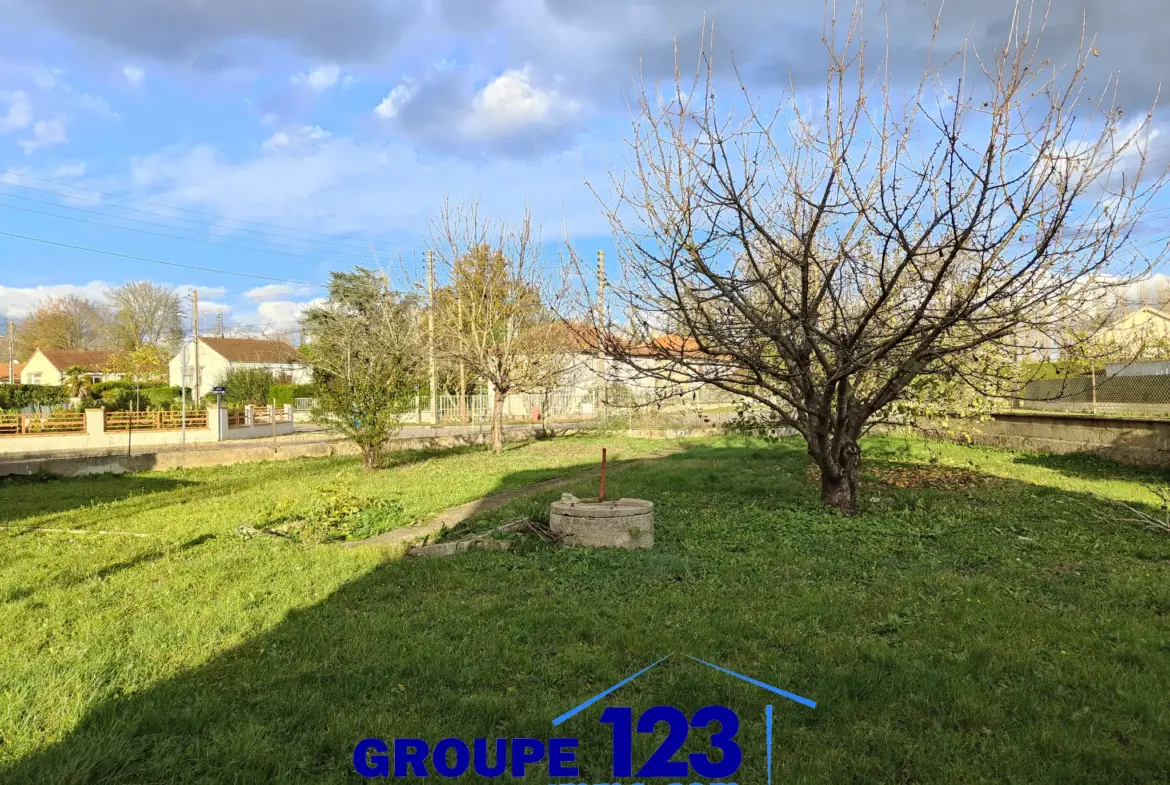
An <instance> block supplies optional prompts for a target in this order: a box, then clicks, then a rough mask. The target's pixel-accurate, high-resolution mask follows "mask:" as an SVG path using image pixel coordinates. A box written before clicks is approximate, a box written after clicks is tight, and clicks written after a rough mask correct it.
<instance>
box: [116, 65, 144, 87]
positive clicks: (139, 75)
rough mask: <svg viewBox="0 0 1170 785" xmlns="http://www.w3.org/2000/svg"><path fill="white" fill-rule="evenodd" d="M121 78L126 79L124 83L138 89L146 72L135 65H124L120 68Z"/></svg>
mask: <svg viewBox="0 0 1170 785" xmlns="http://www.w3.org/2000/svg"><path fill="white" fill-rule="evenodd" d="M122 76H124V77H126V81H127V82H129V83H130V84H131V85H133V86H134V87H138V86H140V85H141V84H142V80H143V79H145V78H146V72H145V71H143V70H142V69H141V68H139V67H138V66H136V65H126V66H123V67H122Z"/></svg>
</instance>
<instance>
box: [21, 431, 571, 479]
mask: <svg viewBox="0 0 1170 785" xmlns="http://www.w3.org/2000/svg"><path fill="white" fill-rule="evenodd" d="M269 427H271V426H269ZM540 431H541V428H540V427H539V426H535V427H515V426H513V427H510V428H508V429H506V430H505V431H504V440H505V441H509V442H514V441H526V440H530V439H534V438H536V437H537V435H538V433H539V432H540ZM574 432H576V431H575V430H574V429H571V428H565V429H560V428H558V429H557V433H561V434H564V435H569V434H571V433H574ZM490 438H491V436H490V434H489V433H487V432H479V433H469V434H455V435H450V436H444V435H435V436H420V437H408V438H399V439H393V440H392V441H391V442H390V444H389V446H388V447H387V451H389V452H395V451H400V450H433V449H443V448H448V447H463V446H467V445H479V444H487V442H488V441H489V439H490ZM357 452H358V450H357V447H356V446H355V445H354V444H353V443H352V442H348V441H344V440H341V439H331V440H327V441H320V442H311V443H308V444H304V443H301V444H285V445H279V446H276V447H270V446H264V447H254V446H246V445H241V446H239V447H220V448H217V449H201V450H175V451H171V452H158V453H144V454H142V455H133V456H126V455H103V456H97V457H92V458H33V459H29V460H22V461H9V462H3V458H2V456H0V477H6V476H28V475H33V474H39V473H44V474H51V475H56V476H58V477H80V476H82V475H88V474H127V473H131V472H151V471H165V470H167V469H195V468H201V467H207V466H230V465H232V464H236V463H252V462H257V461H287V460H292V459H294V458H326V457H329V456H331V455H354V454H356V453H357Z"/></svg>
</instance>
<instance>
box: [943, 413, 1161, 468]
mask: <svg viewBox="0 0 1170 785" xmlns="http://www.w3.org/2000/svg"><path fill="white" fill-rule="evenodd" d="M923 425H924V429H925V430H928V431H929V430H930V424H929V423H923ZM971 440H972V441H973V442H975V443H976V444H982V445H986V446H990V447H1006V448H1009V449H1013V450H1025V451H1031V452H1050V453H1070V452H1093V453H1097V454H1099V455H1102V456H1105V457H1107V458H1111V459H1113V460H1115V461H1120V462H1122V463H1129V464H1134V465H1137V466H1170V421H1168V420H1145V419H1140V418H1118V417H1096V416H1093V415H1086V414H1074V413H1070V412H1064V413H1060V414H1056V413H1052V414H1049V413H1046V412H1027V413H1023V412H1019V413H1017V412H1005V413H1001V414H997V415H994V417H993V419H991V420H989V421H987V422H982V423H977V424H976V425H975V426H974V428H973V432H972V433H971Z"/></svg>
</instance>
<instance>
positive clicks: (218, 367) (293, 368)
mask: <svg viewBox="0 0 1170 785" xmlns="http://www.w3.org/2000/svg"><path fill="white" fill-rule="evenodd" d="M196 353H198V355H199V368H198V373H196V368H195V355H196ZM238 369H263V370H267V371H271V372H272V375H273V376H275V377H276V380H277V381H278V382H285V383H291V384H309V383H310V382H312V381H313V372H312V369H310V368H309V366H308V365H307V364H306V363H305V359H304V358H303V357H302V356H301V355H300V353H299V352H297V350H296V349H294V348H292V347H291V346H289V345H288V344H287V343H285V342H284V341H271V340H267V339H263V338H200V339H199V344H198V352H196V346H195V342H194V341H188V342H187V343H186V344H185V345H184V346H183V348H182V349H181V350H180V351H179V353H178V354H176V355H175V356H174V357H172V358H171V362H170V380H171V385H172V386H174V387H190V388H193V389H194V392H195V397H196V398H199V397H202V396H203V395H204V394H205V393H207V392H210V390H211V388H212V387H214V386H215V384H216V382H217V381H219V379H221V378H222V377H223V376H224V374H226V373H227V372H228V371H231V370H238Z"/></svg>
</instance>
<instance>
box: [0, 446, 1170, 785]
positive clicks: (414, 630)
mask: <svg viewBox="0 0 1170 785" xmlns="http://www.w3.org/2000/svg"><path fill="white" fill-rule="evenodd" d="M606 443H607V444H608V445H609V446H610V448H611V455H612V454H613V452H614V451H616V452H617V453H618V455H619V458H624V457H634V456H635V455H636V454H638V453H640V452H643V451H645V450H647V449H653V448H656V447H661V446H663V443H662V442H641V443H639V442H631V441H628V440H621V439H616V438H612V439H607V440H606ZM598 445H599V442H597V441H587V440H580V441H579V440H563V439H558V440H553V441H549V442H541V443H537V444H534V445H528V446H525V447H521V448H515V449H513V450H510V451H509V453H508V454H507V455H506V456H505V457H504V458H503V459H501V460H499V461H497V460H495V459H492V458H491V456H487V455H484V454H483V453H481V452H462V453H455V454H448V455H443V456H436V455H414V456H406V457H403V458H401V459H400V463H399V464H398V465H397V466H394V467H392V468H389V469H387V470H385V471H383V472H379V473H376V474H373V475H363V474H361V473H360V472H358V471H357V469H356V463H355V462H354V461H352V460H321V461H304V462H298V463H286V464H267V465H264V464H261V465H251V466H246V467H233V468H225V469H215V470H202V471H189V472H173V473H167V474H160V475H143V476H138V477H128V478H112V477H102V478H92V479H79V480H70V481H48V482H44V483H31V482H30V483H18V484H11V485H7V486H0V501H2V502H3V503H2V504H0V518H2V519H3V520H2V521H0V522H2V523H4V524H6V525H14V524H18V525H26V524H34V523H35V524H39V525H43V526H56V527H60V528H80V527H86V528H101V529H116V530H120V531H143V532H150V533H153V534H156V535H157V536H156V537H154V538H144V539H132V538H122V537H112V536H111V537H103V536H84V537H83V536H69V535H49V534H43V533H41V534H22V535H20V536H10V537H0V614H2V615H0V619H2V623H0V782H13V783H26V782H27V783H33V782H35V783H73V782H77V783H81V782H86V783H99V782H101V783H123V782H130V783H133V782H143V783H146V782H150V783H154V782H176V783H194V782H199V783H219V782H241V783H243V782H298V783H299V782H346V781H352V780H355V779H356V775H354V774H353V772H352V769H351V766H350V761H349V756H350V754H351V752H352V749H353V745H354V743H355V742H357V741H358V740H359V739H361V738H363V737H365V736H369V735H378V736H381V737H383V738H387V739H389V738H392V737H395V736H418V737H422V738H427V739H429V740H431V741H432V742H433V741H435V740H438V739H439V738H443V737H446V736H463V737H465V738H470V737H475V736H487V737H496V736H505V737H509V736H510V737H518V736H536V737H544V738H548V737H549V736H552V735H570V736H580V737H581V745H582V753H581V755H580V757H581V760H582V772H581V776H580V777H579V778H578V780H577V781H580V782H585V781H588V782H602V781H608V779H606V769H605V766H603V763H604V762H605V756H604V755H603V754H602V753H603V751H604V750H605V742H606V738H607V735H606V733H605V732H604V731H605V729H604V728H603V727H602V726H600V725H599V723H598V721H597V720H598V716H599V714H600V709H601V707H599V706H598V707H594V709H593V710H591V711H589V712H586V713H585V714H582V715H580V716H578V717H575V718H574V719H572V720H570V721H569V722H568V723H566V724H565V725H564V726H562V727H560V728H558V729H556V730H555V731H554V729H553V727H552V725H551V722H550V720H551V719H552V718H553V717H555V716H557V715H558V714H560V713H561V712H563V711H565V710H566V709H568V708H570V707H572V706H573V705H575V704H577V703H579V702H581V701H583V700H585V699H586V698H588V697H589V696H591V695H593V694H595V693H597V692H599V691H600V690H602V689H604V688H606V687H608V686H610V685H611V684H614V683H616V682H617V681H619V680H621V679H623V678H625V677H626V676H628V675H629V674H631V673H633V672H635V671H637V670H639V669H641V668H643V667H645V666H646V665H648V664H650V663H651V662H654V661H656V660H658V659H659V658H661V657H663V656H665V655H667V654H673V655H674V656H673V657H672V658H671V659H670V660H668V661H667V662H666V663H664V664H663V665H660V666H659V667H658V668H656V669H655V670H654V671H652V672H650V673H649V674H647V675H645V676H643V677H642V678H640V679H638V680H637V681H635V682H633V683H632V684H630V685H628V686H626V687H624V688H623V689H622V690H621V691H620V692H618V693H616V694H615V695H614V696H612V697H611V698H610V699H609V700H608V703H610V704H617V705H630V706H633V707H635V709H638V708H645V707H648V706H652V705H658V704H673V705H676V706H678V707H679V708H681V709H684V710H685V711H688V712H689V711H693V710H694V709H697V708H698V707H701V706H704V705H710V704H723V705H728V706H731V707H733V708H735V709H736V710H737V711H738V712H739V714H740V717H741V719H742V723H743V724H742V728H741V730H740V734H739V737H738V738H739V741H740V743H741V745H742V747H743V749H744V763H743V767H742V768H741V770H740V772H739V774H738V775H737V777H736V781H737V782H739V783H763V782H764V781H765V779H766V777H765V773H764V766H763V754H762V751H763V720H762V717H763V707H764V704H765V703H774V704H775V705H776V715H775V722H776V729H775V734H776V750H775V759H774V772H773V781H774V782H778V783H793V782H826V783H828V782H833V783H835V782H891V781H897V782H938V783H953V782H1020V783H1036V782H1045V783H1047V782H1052V783H1057V782H1060V783H1075V782H1102V783H1121V782H1133V783H1138V782H1155V781H1166V780H1167V779H1170V754H1168V753H1167V747H1166V740H1167V739H1170V702H1168V699H1167V696H1168V695H1170V538H1167V537H1165V536H1159V535H1156V534H1153V533H1150V532H1146V531H1143V530H1140V529H1136V528H1133V527H1131V526H1129V525H1127V524H1125V523H1124V522H1123V521H1120V520H1114V521H1108V520H1100V519H1098V518H1097V517H1095V516H1093V515H1089V514H1087V513H1086V511H1085V509H1084V507H1083V504H1084V503H1088V504H1090V505H1092V504H1095V503H1096V502H1094V501H1093V499H1092V497H1090V496H1089V495H1088V494H1090V493H1093V494H1098V495H1101V496H1107V497H1113V498H1118V499H1127V500H1131V501H1144V500H1146V499H1145V498H1144V497H1143V491H1142V490H1141V488H1140V486H1139V485H1138V484H1137V482H1136V480H1138V479H1140V478H1141V477H1142V476H1143V475H1142V473H1140V472H1137V471H1133V470H1126V469H1122V468H1121V467H1118V466H1115V465H1113V464H1110V463H1107V462H1103V461H1094V460H1089V459H1082V458H1055V457H1046V456H1028V455H1015V454H1011V453H1006V452H993V451H987V450H977V449H973V448H960V447H954V446H937V445H927V444H925V443H923V442H916V441H904V440H894V439H887V440H873V441H870V442H868V443H867V444H866V445H865V449H866V455H867V464H866V469H865V471H866V472H868V473H870V474H871V475H876V476H879V477H884V478H887V479H888V478H890V477H905V476H911V477H917V478H918V479H922V478H926V479H927V480H930V481H931V482H933V478H935V477H936V476H943V477H946V476H948V475H949V473H953V471H954V470H953V469H951V470H948V469H947V467H959V468H962V469H964V470H965V471H966V472H967V475H966V476H967V477H968V479H970V478H972V477H973V478H974V479H976V480H979V481H978V482H975V483H974V484H972V485H970V486H969V487H957V488H956V489H953V490H948V491H944V490H934V489H922V488H897V487H891V486H889V485H886V484H882V483H880V482H876V481H871V482H869V483H867V484H866V487H865V489H864V493H863V512H862V514H861V515H860V516H858V517H857V518H854V519H842V518H840V517H838V516H836V515H834V514H832V513H829V512H826V511H825V510H823V509H821V508H820V506H819V504H818V502H817V492H816V489H815V487H814V486H813V485H812V484H810V483H809V481H808V479H807V477H806V467H807V457H806V456H805V455H804V454H803V450H802V449H801V447H800V446H799V445H798V444H796V443H794V442H784V443H781V444H779V445H771V446H768V445H763V444H761V443H758V442H744V441H738V440H728V441H720V442H707V443H705V444H704V445H703V446H701V447H698V448H695V449H692V450H691V451H688V452H687V453H684V454H681V455H674V456H670V457H667V458H663V459H660V460H658V461H655V462H653V463H650V464H644V465H639V466H634V467H630V468H628V469H626V470H624V471H622V472H617V473H615V474H614V475H613V476H611V478H610V480H609V486H608V490H609V494H610V495H611V496H613V497H615V498H616V497H618V496H637V497H641V498H648V499H651V500H653V501H654V502H655V505H656V509H657V522H656V537H657V546H656V548H655V549H654V550H653V551H645V552H633V553H631V552H611V551H589V550H553V549H548V548H545V547H538V546H530V547H526V548H523V549H521V550H519V551H513V552H472V553H467V554H462V555H460V556H457V557H453V558H449V559H427V560H422V559H419V560H397V559H394V558H392V555H391V554H387V553H386V552H381V551H377V550H366V549H350V550H345V549H340V548H336V547H324V546H318V547H313V546H305V545H297V544H293V543H288V542H284V541H279V540H274V539H271V538H255V539H252V540H250V541H247V542H245V541H242V540H241V539H240V538H239V537H237V536H236V535H235V534H234V528H235V526H236V525H238V524H240V523H242V522H246V521H247V520H248V518H249V514H250V513H251V512H252V511H253V510H255V509H256V508H257V507H258V506H259V505H261V504H263V503H265V502H266V501H267V500H268V499H270V498H271V497H273V496H274V495H276V496H281V495H289V496H292V497H295V498H305V499H308V498H311V495H312V493H313V492H314V489H315V488H321V487H325V486H326V485H327V484H328V483H330V482H332V481H333V478H334V477H335V476H336V475H338V474H339V473H340V474H342V475H344V477H345V478H346V480H347V481H348V482H351V483H352V484H353V485H354V487H355V488H356V489H358V490H360V492H361V493H363V494H366V495H380V494H385V495H393V496H395V497H396V498H397V499H398V500H399V501H400V503H402V504H403V506H404V509H406V511H407V513H408V514H409V516H411V517H417V518H425V517H426V516H427V515H428V514H430V513H433V512H435V511H437V510H439V509H441V508H443V507H446V506H448V505H451V504H456V503H459V502H461V501H466V500H467V499H470V498H475V497H476V496H478V495H482V494H483V493H485V492H488V491H492V490H495V489H501V488H507V487H516V486H518V485H524V484H528V483H531V482H535V481H537V480H540V479H545V478H546V477H548V476H555V475H556V474H558V473H564V471H565V467H569V466H574V465H579V464H581V463H583V462H586V461H588V462H590V463H592V462H593V460H594V458H595V453H596V448H597V446H598ZM984 478H986V481H983V479H984ZM960 485H962V484H961V483H960ZM571 490H572V489H571ZM575 490H576V491H577V492H578V493H579V494H581V495H585V494H590V493H594V492H595V481H587V482H583V484H582V486H581V487H580V488H577V489H575ZM559 493H560V491H557V492H556V493H548V494H545V495H544V497H543V498H542V499H541V500H540V502H539V503H537V502H533V501H531V500H520V501H517V502H515V503H513V504H512V505H510V506H509V507H507V508H505V509H502V510H500V511H498V512H496V513H493V514H492V515H490V516H486V517H485V519H484V520H483V521H479V522H477V523H476V524H475V525H474V526H473V527H471V528H482V527H485V526H488V525H490V524H491V523H492V522H499V521H503V520H508V519H510V518H514V517H516V516H517V515H520V514H526V513H528V512H530V511H534V510H539V508H540V506H541V505H542V503H543V502H544V501H547V500H549V499H551V498H554V497H556V496H557V495H559ZM65 524H68V525H65ZM682 655H692V656H695V657H698V658H701V659H704V660H707V661H709V662H714V663H717V664H719V665H722V666H724V667H727V668H730V669H732V670H734V671H737V672H740V673H745V674H748V675H751V676H753V677H755V678H759V679H761V680H763V681H765V682H768V683H770V684H774V685H777V686H779V687H781V688H784V689H788V690H791V691H793V692H796V693H799V694H801V695H805V696H808V697H810V698H813V699H815V700H816V701H817V702H818V707H817V708H816V709H812V710H810V709H807V708H804V707H802V706H798V705H796V704H794V703H790V702H787V701H784V700H783V699H781V698H779V697H777V696H774V695H769V694H767V693H763V692H761V691H759V690H757V689H755V688H753V687H751V686H749V685H745V684H742V683H740V682H737V681H735V680H734V679H731V678H730V677H726V676H723V675H721V674H718V673H715V672H714V671H710V670H708V669H706V668H704V667H703V666H701V665H697V664H694V663H692V662H689V661H688V660H686V659H685V657H683V656H682ZM646 742H648V740H647V739H643V740H642V743H640V744H639V745H638V746H637V747H636V751H635V759H639V758H643V759H644V756H645V754H646V753H647V751H648V746H647V743H646ZM692 742H693V743H692V744H691V745H690V747H695V748H701V746H702V744H701V742H702V738H701V737H700V734H699V733H697V732H696V733H694V734H692ZM467 781H473V780H472V779H471V778H468V779H467ZM525 781H527V782H533V783H536V782H541V783H547V782H549V781H550V780H549V779H548V777H547V775H546V774H543V773H542V772H540V771H539V770H533V771H532V772H531V774H530V776H529V777H528V778H527V779H526V780H525ZM627 781H631V782H632V781H633V780H627ZM662 782H665V781H662Z"/></svg>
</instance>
